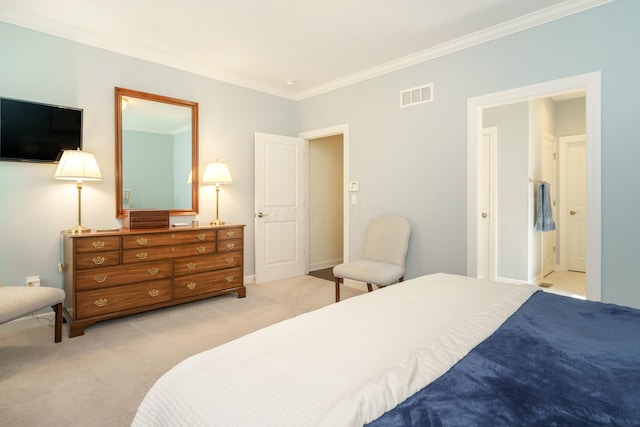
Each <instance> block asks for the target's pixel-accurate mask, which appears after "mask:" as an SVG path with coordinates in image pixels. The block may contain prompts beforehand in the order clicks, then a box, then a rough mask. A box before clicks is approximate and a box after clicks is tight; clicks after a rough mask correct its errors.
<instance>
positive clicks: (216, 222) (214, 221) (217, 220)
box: [209, 219, 224, 225]
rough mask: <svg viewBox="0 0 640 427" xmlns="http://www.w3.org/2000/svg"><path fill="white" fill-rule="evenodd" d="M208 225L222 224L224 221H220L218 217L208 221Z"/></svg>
mask: <svg viewBox="0 0 640 427" xmlns="http://www.w3.org/2000/svg"><path fill="white" fill-rule="evenodd" d="M209 225H224V221H220V220H219V219H215V220H213V221H211V222H210V223H209Z"/></svg>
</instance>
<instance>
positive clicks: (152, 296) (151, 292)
mask: <svg viewBox="0 0 640 427" xmlns="http://www.w3.org/2000/svg"><path fill="white" fill-rule="evenodd" d="M158 295H160V291H159V290H157V289H155V288H154V289H151V290H150V291H149V296H150V297H151V298H155V297H157V296H158Z"/></svg>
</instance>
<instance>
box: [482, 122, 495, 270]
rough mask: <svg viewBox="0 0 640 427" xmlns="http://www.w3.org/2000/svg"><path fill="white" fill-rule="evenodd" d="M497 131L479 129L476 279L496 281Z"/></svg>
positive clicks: (491, 128) (492, 128) (493, 128)
mask: <svg viewBox="0 0 640 427" xmlns="http://www.w3.org/2000/svg"><path fill="white" fill-rule="evenodd" d="M497 132H498V131H497V128H496V127H490V128H484V129H482V139H481V140H480V141H481V143H480V144H481V145H480V150H479V152H478V153H479V155H480V164H479V168H480V170H479V171H478V187H479V188H478V190H479V191H478V195H479V203H480V209H479V218H478V242H479V244H478V278H480V279H490V280H495V278H496V277H495V275H496V271H495V270H496V267H495V259H496V255H495V254H496V240H497V239H496V232H495V230H496V220H497V217H496V211H497V209H496V206H495V203H496V191H497V189H496V179H497V165H496V158H497V149H496V148H497Z"/></svg>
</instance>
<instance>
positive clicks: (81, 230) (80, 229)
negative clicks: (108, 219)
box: [67, 224, 91, 234]
mask: <svg viewBox="0 0 640 427" xmlns="http://www.w3.org/2000/svg"><path fill="white" fill-rule="evenodd" d="M67 232H69V233H71V234H80V233H90V232H91V229H90V228H85V227H83V226H81V225H80V224H78V225H77V226H75V227H73V228H72V229H70V230H67Z"/></svg>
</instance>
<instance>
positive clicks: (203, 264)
mask: <svg viewBox="0 0 640 427" xmlns="http://www.w3.org/2000/svg"><path fill="white" fill-rule="evenodd" d="M240 266H242V252H234V253H225V254H215V255H207V256H202V257H200V256H198V257H188V258H180V259H176V263H175V266H174V269H173V274H174V275H176V276H183V275H185V274H192V273H202V272H205V271H210V270H219V269H221V268H231V267H240Z"/></svg>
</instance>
